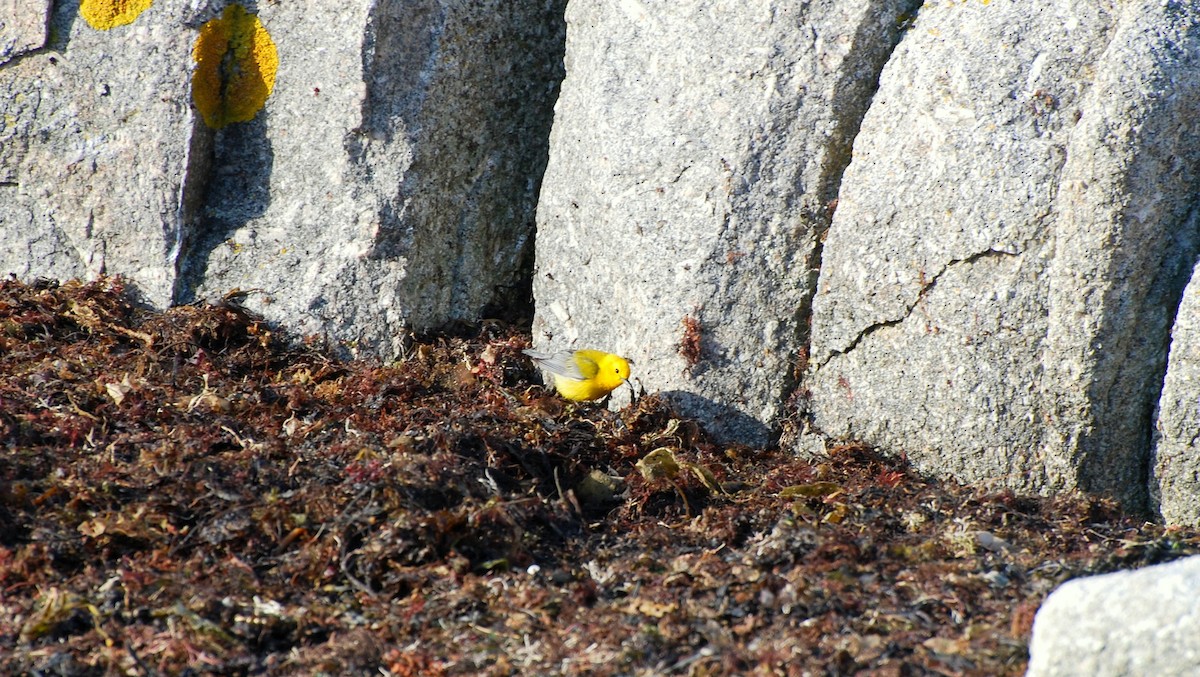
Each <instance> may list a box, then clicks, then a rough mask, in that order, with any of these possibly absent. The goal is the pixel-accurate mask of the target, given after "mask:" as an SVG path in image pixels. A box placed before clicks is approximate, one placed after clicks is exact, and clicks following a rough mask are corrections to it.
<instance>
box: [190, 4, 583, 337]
mask: <svg viewBox="0 0 1200 677" xmlns="http://www.w3.org/2000/svg"><path fill="white" fill-rule="evenodd" d="M563 4H564V0H536V1H531V0H523V1H521V2H512V1H511V0H486V1H481V2H472V3H465V4H464V3H451V2H439V1H435V0H425V1H410V2H381V3H375V2H360V3H349V4H347V3H344V2H332V1H324V2H315V3H286V2H285V3H260V4H259V10H260V18H261V19H262V21H263V23H264V24H265V25H266V26H267V28H268V29H269V30H270V31H271V34H272V36H273V38H274V41H275V43H276V45H277V46H278V48H279V75H278V83H277V85H276V88H275V92H274V93H273V94H272V98H271V100H270V101H269V102H268V105H267V107H266V109H265V111H264V112H263V114H261V115H260V116H259V117H258V118H256V119H255V120H254V121H253V122H251V123H249V124H244V125H234V126H230V127H228V128H226V129H225V130H222V131H221V132H220V133H218V135H217V139H216V158H217V169H216V172H215V174H214V177H213V180H212V182H211V185H210V187H209V192H208V197H207V200H206V203H205V207H204V213H203V216H202V219H201V224H200V229H199V231H198V232H197V233H196V236H195V237H194V239H193V240H192V241H191V245H190V246H189V247H188V249H187V252H186V257H187V258H186V261H185V264H184V266H185V271H186V273H187V274H186V280H187V283H188V287H189V288H190V289H191V290H192V291H191V294H192V295H195V296H204V297H212V296H217V295H219V294H221V293H224V292H225V291H226V290H228V289H231V288H239V289H241V290H243V291H246V290H257V291H256V292H255V293H251V294H249V295H248V296H247V297H246V304H247V305H248V306H249V307H250V308H251V309H253V310H255V311H257V312H259V313H261V314H263V315H265V316H266V317H267V318H269V319H273V320H277V321H279V322H281V323H284V324H287V325H288V326H290V327H292V328H294V329H296V330H299V331H301V332H304V333H318V332H319V333H322V334H325V335H327V336H330V337H332V338H334V339H336V340H338V341H341V342H342V343H343V344H344V345H347V346H349V347H351V348H354V349H361V350H363V351H364V352H365V353H367V354H382V355H384V356H391V355H395V354H397V353H398V352H399V351H400V350H401V349H402V347H403V346H402V343H403V339H404V335H405V330H407V329H410V328H411V329H417V330H422V329H430V328H434V327H437V326H440V325H443V324H446V323H448V322H451V321H454V320H459V319H463V320H474V319H478V318H479V317H480V315H481V312H482V311H483V309H484V308H485V306H487V305H488V304H491V303H494V302H497V301H498V300H500V299H502V298H504V297H505V296H511V295H512V293H511V288H512V287H513V286H515V285H516V284H517V282H518V273H519V272H520V269H521V264H522V262H523V260H524V258H525V257H526V256H527V255H528V253H529V250H530V248H531V246H532V244H531V239H532V234H533V222H534V207H535V200H536V196H537V187H538V185H539V184H538V180H539V178H540V176H541V173H542V171H543V169H544V167H545V161H546V144H547V137H548V135H549V129H550V123H551V116H552V107H553V103H554V98H555V94H556V92H557V86H558V83H559V81H560V80H561V78H562V62H561V54H562V46H563V40H564V36H563V30H564V27H563V20H562V12H563Z"/></svg>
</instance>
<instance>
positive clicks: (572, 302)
mask: <svg viewBox="0 0 1200 677" xmlns="http://www.w3.org/2000/svg"><path fill="white" fill-rule="evenodd" d="M908 4H909V3H904V2H889V1H878V0H877V1H873V2H870V1H861V2H832V1H831V2H814V3H806V4H803V5H796V4H795V3H784V2H770V1H766V0H762V1H758V2H750V3H746V2H716V3H712V2H705V3H697V2H683V3H680V2H644V3H639V2H624V3H601V2H575V3H571V4H570V5H569V7H568V15H567V26H568V31H567V34H568V39H567V56H566V65H567V78H566V80H565V81H564V83H563V90H562V95H561V96H560V98H559V101H558V105H557V108H556V117H555V124H554V129H553V132H552V134H551V151H550V164H549V167H548V168H547V170H546V177H545V180H544V183H543V187H542V194H541V200H540V202H539V205H538V242H537V264H536V266H537V269H536V272H535V277H534V296H535V298H536V299H537V302H538V312H537V315H536V318H535V320H534V340H535V342H538V343H540V344H543V345H548V346H549V347H551V348H554V349H557V348H563V347H571V348H579V347H594V348H600V349H604V350H608V351H612V352H618V353H621V354H624V355H627V356H629V357H632V358H633V359H634V361H635V366H634V375H635V377H636V378H637V379H638V380H640V382H641V383H642V384H643V385H644V386H645V387H646V388H647V389H648V390H651V391H664V392H666V393H667V395H668V396H669V397H671V398H672V399H674V400H675V401H676V403H677V404H679V405H680V407H681V408H682V410H683V411H685V412H688V413H690V414H693V415H699V416H701V417H703V418H705V419H707V420H708V421H709V422H710V424H712V426H713V429H714V431H715V432H717V433H718V435H721V436H724V437H731V438H737V439H741V440H745V441H751V442H763V441H765V440H766V439H768V438H769V436H770V429H771V427H772V426H773V425H774V424H775V423H776V420H777V418H778V416H779V414H780V410H781V404H782V401H783V399H784V396H785V394H786V391H787V390H788V388H789V387H790V386H791V385H792V384H793V370H794V364H795V361H796V358H797V353H798V351H799V350H800V349H801V347H802V346H803V344H804V340H805V338H806V337H805V333H806V332H805V317H804V315H805V309H806V308H807V304H808V300H809V298H811V295H812V291H813V281H814V280H813V273H814V272H815V266H816V263H817V257H818V255H819V242H818V236H819V234H820V232H821V231H822V230H823V228H824V227H825V226H826V225H827V223H828V221H827V219H828V207H829V204H830V202H831V201H832V199H833V198H834V196H835V195H836V190H837V185H838V179H839V176H840V174H841V171H842V169H843V168H844V167H845V164H846V162H847V161H848V159H849V156H848V151H849V143H850V141H851V140H852V138H853V135H854V132H855V130H856V129H857V126H858V122H859V120H860V119H861V116H862V114H863V112H864V111H865V109H866V105H867V103H868V102H869V99H870V95H871V93H872V91H873V89H874V86H875V80H876V77H877V74H878V72H879V69H880V68H881V67H882V65H883V63H884V60H885V59H886V57H887V55H888V53H889V52H890V50H891V48H892V45H893V44H894V43H895V40H896V39H897V38H898V35H899V30H900V26H901V22H900V20H899V18H900V15H901V14H902V13H903V12H904V10H905V8H906V5H908ZM685 318H687V319H686V320H685ZM685 322H691V323H693V329H691V330H689V329H687V327H686V325H685ZM697 339H698V345H697V343H696V342H697ZM689 342H692V346H693V348H696V347H698V351H696V350H693V352H692V355H691V359H690V360H689V359H688V358H687V357H685V356H684V355H683V354H681V352H682V353H685V354H686V353H687V349H684V350H683V351H681V350H680V347H681V345H686V344H688V343H689Z"/></svg>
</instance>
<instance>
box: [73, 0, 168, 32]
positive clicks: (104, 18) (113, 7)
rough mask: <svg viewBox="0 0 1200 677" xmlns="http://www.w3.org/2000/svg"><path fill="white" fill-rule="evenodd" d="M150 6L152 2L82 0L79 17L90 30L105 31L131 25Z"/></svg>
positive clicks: (140, 0) (146, 0)
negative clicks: (85, 22)
mask: <svg viewBox="0 0 1200 677" xmlns="http://www.w3.org/2000/svg"><path fill="white" fill-rule="evenodd" d="M152 4H154V0H83V2H81V3H80V4H79V15H80V16H82V17H83V19H84V21H87V22H88V25H89V26H91V27H92V28H95V29H96V30H100V31H106V30H108V29H110V28H115V27H117V26H124V25H125V24H128V23H133V20H134V19H136V18H138V15H139V14H141V13H142V12H144V11H146V10H147V9H149V8H150V5H152Z"/></svg>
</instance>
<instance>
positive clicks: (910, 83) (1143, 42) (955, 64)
mask: <svg viewBox="0 0 1200 677" xmlns="http://www.w3.org/2000/svg"><path fill="white" fill-rule="evenodd" d="M1110 12H1111V8H1108V9H1106V6H1104V5H1097V4H1094V3H1084V4H1079V3H1069V2H1056V3H1051V4H1048V5H1044V6H1042V7H1041V8H1040V12H1037V13H1031V12H1029V11H1028V8H1027V7H1024V6H1019V5H1016V4H1008V3H990V4H984V3H966V4H961V5H959V4H953V5H951V4H938V5H927V6H926V7H924V8H923V9H922V11H921V14H920V16H919V18H918V19H917V21H916V23H915V25H914V26H913V27H912V28H911V29H910V30H909V31H908V33H907V34H906V36H905V38H904V40H903V41H902V42H901V44H900V46H899V48H898V49H897V52H896V54H895V55H894V56H893V58H892V60H891V61H890V62H889V64H888V66H887V68H886V69H885V71H884V73H883V75H882V77H881V85H880V91H879V93H878V94H877V96H876V99H875V102H874V104H873V105H872V107H871V110H870V111H869V112H868V114H867V117H866V119H865V120H864V122H863V125H862V131H861V133H860V135H859V137H858V138H857V139H856V140H855V145H854V160H853V161H852V162H851V164H850V166H849V168H848V169H847V170H846V173H845V176H844V181H843V184H842V189H841V193H840V199H839V203H838V210H837V213H836V214H835V216H834V219H833V224H832V227H831V230H830V234H829V237H828V239H827V241H826V244H825V252H824V257H823V266H822V270H821V277H820V282H819V288H818V292H817V296H816V298H815V299H814V301H813V341H812V356H813V363H812V369H811V371H810V374H809V377H808V378H807V379H806V385H807V387H808V388H809V389H810V390H811V393H812V400H811V405H812V410H813V413H814V417H815V420H816V422H817V425H818V426H819V427H820V428H822V429H824V430H825V431H827V432H829V433H832V434H834V435H836V436H839V437H841V436H844V437H853V438H858V439H863V440H866V441H868V442H871V443H873V444H877V445H879V446H881V447H882V448H884V449H886V450H889V451H893V452H900V451H905V452H907V454H908V458H909V459H910V460H912V461H913V462H914V464H915V465H916V466H917V467H918V468H921V469H924V470H928V471H931V472H935V473H949V474H951V475H954V476H956V477H958V478H960V479H963V480H966V481H990V482H993V483H996V484H1000V485H1005V486H1009V487H1014V488H1018V489H1024V490H1030V489H1034V490H1039V491H1043V492H1050V491H1055V490H1059V489H1063V488H1082V489H1085V490H1089V491H1095V492H1101V493H1108V494H1112V495H1114V496H1116V497H1118V498H1120V499H1121V500H1123V501H1124V502H1125V504H1126V505H1128V506H1130V507H1134V508H1137V507H1142V506H1143V505H1144V496H1145V492H1144V479H1145V467H1146V462H1147V444H1146V441H1147V440H1148V439H1149V416H1148V414H1149V411H1150V409H1151V407H1152V406H1153V402H1154V398H1155V397H1156V395H1157V392H1156V388H1155V379H1156V378H1158V377H1157V376H1156V375H1157V374H1161V371H1162V363H1163V359H1164V355H1163V348H1162V347H1163V346H1165V345H1166V332H1167V329H1168V321H1169V314H1168V312H1167V310H1168V309H1169V308H1170V306H1171V305H1172V301H1171V299H1172V297H1173V295H1174V296H1177V295H1178V293H1179V288H1180V281H1181V280H1182V279H1183V278H1182V276H1181V272H1183V271H1184V268H1183V267H1182V264H1183V263H1184V262H1187V263H1188V264H1189V265H1190V262H1191V260H1192V258H1193V257H1194V256H1195V252H1196V245H1195V242H1194V239H1195V238H1194V231H1195V229H1194V227H1192V226H1190V225H1189V224H1188V222H1187V218H1188V209H1189V207H1188V205H1190V204H1191V199H1192V197H1191V196H1192V195H1193V194H1194V193H1195V190H1196V182H1195V176H1194V168H1195V166H1196V162H1197V160H1198V159H1200V153H1198V152H1197V151H1198V150H1200V149H1198V147H1197V140H1198V139H1200V136H1198V135H1196V134H1195V133H1194V131H1195V130H1194V124H1195V123H1194V120H1195V116H1194V114H1193V111H1194V110H1196V106H1197V104H1200V100H1198V97H1197V95H1198V93H1200V87H1198V85H1200V77H1198V74H1200V72H1198V71H1197V70H1196V69H1195V62H1194V60H1195V57H1196V54H1197V48H1198V45H1197V43H1196V36H1195V30H1196V28H1195V27H1196V26H1197V24H1196V16H1195V10H1194V9H1193V8H1191V7H1190V6H1177V5H1175V4H1173V3H1168V4H1163V3H1161V2H1139V3H1133V4H1129V5H1122V6H1121V7H1120V13H1119V14H1115V13H1110ZM1189 228H1190V229H1191V230H1188V229H1189Z"/></svg>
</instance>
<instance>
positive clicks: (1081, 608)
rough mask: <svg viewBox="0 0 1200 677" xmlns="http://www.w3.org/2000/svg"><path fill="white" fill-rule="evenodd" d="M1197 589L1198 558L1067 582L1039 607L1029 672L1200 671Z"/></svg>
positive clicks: (1047, 676)
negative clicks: (1199, 667) (1198, 665)
mask: <svg viewBox="0 0 1200 677" xmlns="http://www.w3.org/2000/svg"><path fill="white" fill-rule="evenodd" d="M1197 586H1200V557H1189V558H1187V559H1183V560H1180V561H1178V562H1171V563H1170V564H1161V565H1159V566H1154V567H1149V568H1146V569H1141V570H1138V571H1122V572H1118V573H1113V574H1107V575H1104V576H1092V577H1089V578H1076V579H1074V580H1072V581H1068V582H1067V583H1064V584H1063V585H1062V586H1061V587H1060V588H1058V589H1057V590H1055V591H1054V593H1053V594H1051V595H1050V596H1049V597H1048V598H1047V599H1046V601H1045V602H1044V603H1043V604H1042V608H1041V609H1039V610H1038V613H1037V618H1036V620H1035V621H1034V624H1033V639H1032V641H1031V642H1030V644H1029V672H1028V673H1026V674H1027V675H1029V677H1051V676H1058V675H1089V676H1094V677H1102V676H1105V677H1107V676H1110V675H1111V676H1112V677H1117V676H1118V675H1188V674H1195V671H1196V665H1197V664H1198V663H1200V597H1197V596H1196V588H1197Z"/></svg>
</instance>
